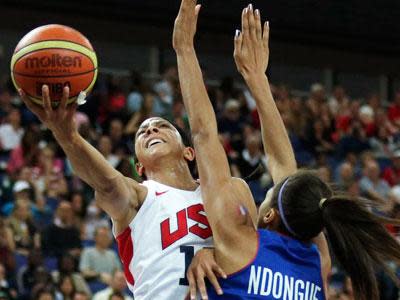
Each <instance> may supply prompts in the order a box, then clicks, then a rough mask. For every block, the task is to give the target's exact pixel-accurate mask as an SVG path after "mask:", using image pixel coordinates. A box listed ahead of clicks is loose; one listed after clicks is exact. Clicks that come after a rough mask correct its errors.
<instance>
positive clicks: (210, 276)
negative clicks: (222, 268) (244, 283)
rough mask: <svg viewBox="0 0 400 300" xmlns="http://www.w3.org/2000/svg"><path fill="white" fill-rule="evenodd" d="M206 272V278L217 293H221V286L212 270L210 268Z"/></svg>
mask: <svg viewBox="0 0 400 300" xmlns="http://www.w3.org/2000/svg"><path fill="white" fill-rule="evenodd" d="M206 272H207V279H208V280H209V281H210V282H211V284H212V286H213V287H214V289H215V291H216V293H217V295H222V294H223V292H222V289H221V286H220V285H219V282H218V279H217V277H216V276H215V274H214V272H213V271H212V270H207V271H206Z"/></svg>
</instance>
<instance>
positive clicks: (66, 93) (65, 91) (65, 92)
mask: <svg viewBox="0 0 400 300" xmlns="http://www.w3.org/2000/svg"><path fill="white" fill-rule="evenodd" d="M68 98H69V87H68V86H65V87H64V88H63V95H62V98H61V103H60V108H62V109H66V108H67V105H68Z"/></svg>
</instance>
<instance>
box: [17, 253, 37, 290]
mask: <svg viewBox="0 0 400 300" xmlns="http://www.w3.org/2000/svg"><path fill="white" fill-rule="evenodd" d="M39 267H43V256H42V253H41V251H40V250H39V249H33V250H31V251H30V252H29V255H28V260H27V264H26V265H24V266H22V267H21V268H20V269H19V270H18V274H17V285H18V292H19V294H20V295H22V296H24V297H27V296H29V295H30V294H31V291H32V289H33V287H34V285H35V283H36V278H35V274H36V270H37V269H39Z"/></svg>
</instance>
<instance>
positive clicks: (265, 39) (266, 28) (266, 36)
mask: <svg viewBox="0 0 400 300" xmlns="http://www.w3.org/2000/svg"><path fill="white" fill-rule="evenodd" d="M268 41H269V22H268V21H266V22H265V23H264V32H263V44H264V47H265V48H268Z"/></svg>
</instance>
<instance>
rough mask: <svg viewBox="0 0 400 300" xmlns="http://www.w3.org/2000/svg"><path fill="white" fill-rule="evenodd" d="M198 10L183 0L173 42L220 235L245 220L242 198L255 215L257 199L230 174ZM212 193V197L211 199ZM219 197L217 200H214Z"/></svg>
mask: <svg viewBox="0 0 400 300" xmlns="http://www.w3.org/2000/svg"><path fill="white" fill-rule="evenodd" d="M199 11H200V5H196V1H195V0H182V2H181V7H180V10H179V14H178V16H177V18H176V21H175V27H174V35H173V45H174V49H175V51H176V55H177V61H178V72H179V79H180V85H181V91H182V97H183V102H184V104H185V107H186V110H187V113H188V115H189V122H190V128H191V131H192V137H193V142H194V147H195V150H196V156H197V166H198V170H199V174H200V180H201V186H202V193H203V200H204V204H205V208H206V211H207V215H208V217H209V221H210V224H211V226H212V227H213V225H215V224H217V223H218V221H219V220H220V219H222V218H224V220H225V222H221V224H219V226H214V228H213V231H214V237H217V238H218V235H219V234H218V231H219V230H220V229H221V227H222V226H229V225H228V224H230V222H232V223H233V222H245V221H246V220H243V219H241V218H240V216H239V217H238V216H237V215H236V211H237V207H238V205H239V204H240V203H241V202H245V203H246V202H248V203H246V206H248V208H249V211H250V216H251V217H252V218H254V219H255V217H256V209H255V205H254V202H253V203H251V202H252V201H253V199H252V197H251V194H250V192H249V190H248V187H247V186H246V185H245V184H244V183H243V182H241V181H239V180H238V179H234V178H232V177H231V173H230V169H229V164H228V159H227V157H226V154H225V151H224V149H223V147H222V145H221V143H220V141H219V138H218V128H217V121H216V118H215V113H214V110H213V107H212V105H211V102H210V99H209V97H208V94H207V91H206V88H205V85H204V82H203V77H202V73H201V69H200V66H199V63H198V61H197V57H196V53H195V50H194V45H193V39H194V35H195V32H196V26H197V17H198V14H199ZM224 194H227V195H229V196H230V198H229V200H230V201H228V197H222V195H224ZM211 195H213V199H209V198H210V197H211ZM217 197H218V201H217V200H215V199H216V198H217ZM235 199H236V200H235ZM239 199H240V200H239ZM213 200H215V201H213ZM231 214H232V215H231ZM214 229H215V230H214Z"/></svg>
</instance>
